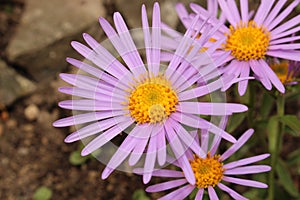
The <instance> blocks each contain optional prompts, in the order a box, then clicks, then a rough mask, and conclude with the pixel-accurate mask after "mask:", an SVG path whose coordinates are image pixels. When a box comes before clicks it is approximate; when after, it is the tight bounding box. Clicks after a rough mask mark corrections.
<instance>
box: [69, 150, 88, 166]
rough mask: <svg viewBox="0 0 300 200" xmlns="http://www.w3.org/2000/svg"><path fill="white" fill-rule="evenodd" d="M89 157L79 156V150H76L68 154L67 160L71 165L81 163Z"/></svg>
mask: <svg viewBox="0 0 300 200" xmlns="http://www.w3.org/2000/svg"><path fill="white" fill-rule="evenodd" d="M88 158H89V157H87V156H86V157H83V156H81V154H80V151H79V150H77V151H73V152H72V153H71V154H70V156H69V161H70V163H71V164H72V165H82V164H83V163H85V162H86V160H87V159H88Z"/></svg>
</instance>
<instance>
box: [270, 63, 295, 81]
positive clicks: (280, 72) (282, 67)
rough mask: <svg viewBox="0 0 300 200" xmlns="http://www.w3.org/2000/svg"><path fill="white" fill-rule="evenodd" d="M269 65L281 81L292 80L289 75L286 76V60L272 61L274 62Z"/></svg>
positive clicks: (287, 70) (287, 67)
mask: <svg viewBox="0 0 300 200" xmlns="http://www.w3.org/2000/svg"><path fill="white" fill-rule="evenodd" d="M270 66H271V68H272V69H273V71H274V72H275V74H276V75H277V77H278V78H279V80H280V81H281V82H282V83H287V82H291V81H292V78H291V76H289V77H288V72H289V62H288V61H282V62H279V63H274V64H271V65H270Z"/></svg>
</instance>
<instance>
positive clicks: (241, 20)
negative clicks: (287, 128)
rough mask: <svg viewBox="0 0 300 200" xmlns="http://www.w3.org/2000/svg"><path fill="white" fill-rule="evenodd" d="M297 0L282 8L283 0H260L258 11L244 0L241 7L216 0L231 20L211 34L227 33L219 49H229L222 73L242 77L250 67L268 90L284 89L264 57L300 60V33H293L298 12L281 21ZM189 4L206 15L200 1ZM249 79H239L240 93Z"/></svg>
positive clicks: (199, 12)
mask: <svg viewBox="0 0 300 200" xmlns="http://www.w3.org/2000/svg"><path fill="white" fill-rule="evenodd" d="M299 2H300V1H299V0H295V1H293V2H292V3H291V4H289V5H287V7H286V8H283V7H284V6H285V3H286V1H277V3H275V0H262V1H261V3H260V5H259V7H258V9H257V11H256V12H255V13H253V12H249V9H248V1H247V0H240V9H239V8H238V6H237V4H236V2H235V1H234V0H228V1H225V0H218V3H219V6H220V8H221V12H222V14H223V15H224V16H225V18H226V20H227V21H228V22H229V24H230V27H229V28H227V27H225V26H222V27H221V29H220V30H219V31H218V32H217V33H216V36H215V37H214V38H216V39H218V37H219V35H220V34H221V35H226V37H227V39H226V42H225V43H224V44H223V47H222V49H223V51H224V50H225V51H230V52H231V55H230V56H229V57H228V58H227V59H228V61H230V62H229V64H228V65H226V66H225V67H224V68H223V70H222V73H224V74H225V75H227V74H232V75H234V76H235V77H236V78H238V77H239V78H242V77H248V76H249V75H250V73H251V71H252V72H253V76H254V77H255V78H256V79H257V80H259V81H260V82H261V83H262V84H263V86H264V87H265V88H266V89H267V90H271V89H272V85H274V86H275V88H276V89H277V90H278V91H280V92H281V93H284V92H285V88H284V86H283V84H282V83H281V81H280V80H279V78H278V77H277V76H276V74H275V73H274V71H273V70H272V69H271V68H270V66H269V65H268V63H267V62H266V59H267V58H280V59H286V60H291V61H300V58H299V56H298V55H299V53H300V51H299V49H300V44H299V42H297V41H299V40H300V36H295V35H293V34H294V33H297V32H298V31H299V30H300V27H299V20H300V15H298V16H295V17H294V18H292V19H290V20H288V21H286V22H283V21H284V20H285V19H286V18H287V16H288V15H289V14H290V13H291V12H292V11H293V9H294V8H295V7H296V6H297V5H299ZM191 8H192V10H193V11H194V12H195V13H198V14H200V15H201V16H205V15H207V13H205V12H203V8H202V7H201V6H199V5H196V4H192V5H191ZM202 13H204V14H202ZM214 21H215V22H214ZM217 21H218V20H217ZM217 21H216V19H215V20H212V21H211V22H212V23H215V24H217ZM291 42H293V44H290V43H291ZM248 81H249V80H248V79H246V80H243V81H240V82H239V86H238V90H239V93H240V95H243V94H244V93H245V92H246V89H247V85H248Z"/></svg>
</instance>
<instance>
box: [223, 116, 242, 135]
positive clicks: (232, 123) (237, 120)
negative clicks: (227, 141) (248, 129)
mask: <svg viewBox="0 0 300 200" xmlns="http://www.w3.org/2000/svg"><path fill="white" fill-rule="evenodd" d="M245 117H246V113H237V114H234V115H232V116H231V117H230V119H229V122H228V125H227V131H228V132H229V133H232V132H234V131H235V129H236V128H237V127H238V126H239V125H240V124H241V123H242V122H243V121H244V119H245Z"/></svg>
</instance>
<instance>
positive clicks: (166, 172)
mask: <svg viewBox="0 0 300 200" xmlns="http://www.w3.org/2000/svg"><path fill="white" fill-rule="evenodd" d="M152 176H157V177H168V178H182V177H184V174H183V173H182V171H175V170H170V169H160V170H154V171H153V174H152Z"/></svg>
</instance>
